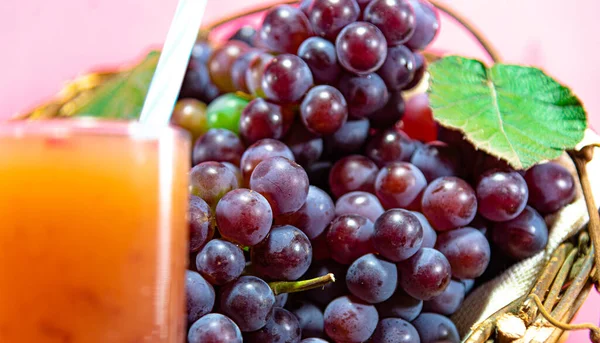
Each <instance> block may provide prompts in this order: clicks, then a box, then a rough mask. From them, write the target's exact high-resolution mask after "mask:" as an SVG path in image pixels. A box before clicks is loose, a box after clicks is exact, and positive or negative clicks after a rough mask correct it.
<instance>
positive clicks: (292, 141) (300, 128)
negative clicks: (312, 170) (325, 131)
mask: <svg viewBox="0 0 600 343" xmlns="http://www.w3.org/2000/svg"><path fill="white" fill-rule="evenodd" d="M284 141H285V144H287V146H288V147H289V148H290V149H291V150H292V153H293V154H294V155H293V156H294V158H295V160H296V162H297V163H298V164H300V165H301V166H303V167H309V166H310V165H312V164H313V163H315V162H316V161H318V160H319V158H321V154H323V139H322V138H321V137H319V136H317V135H315V134H314V133H312V132H310V131H308V129H307V128H306V127H305V126H304V124H302V122H300V121H296V122H295V123H294V124H293V125H292V127H291V128H290V132H289V133H288V134H287V136H286V137H285V139H284Z"/></svg>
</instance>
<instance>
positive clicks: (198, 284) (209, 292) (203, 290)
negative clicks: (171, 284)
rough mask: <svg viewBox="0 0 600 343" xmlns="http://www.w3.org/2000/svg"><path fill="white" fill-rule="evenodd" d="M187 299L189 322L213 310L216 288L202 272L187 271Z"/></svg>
mask: <svg viewBox="0 0 600 343" xmlns="http://www.w3.org/2000/svg"><path fill="white" fill-rule="evenodd" d="M185 299H186V313H187V321H188V323H193V322H195V321H196V320H198V319H200V317H202V316H204V315H205V314H207V313H209V312H210V311H212V309H213V306H214V305H215V290H214V289H213V287H212V286H211V285H210V283H208V282H207V281H206V280H205V279H204V278H203V277H202V276H201V275H200V274H198V273H196V272H193V271H191V270H187V271H186V272H185Z"/></svg>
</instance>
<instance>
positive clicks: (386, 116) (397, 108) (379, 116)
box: [369, 90, 406, 129]
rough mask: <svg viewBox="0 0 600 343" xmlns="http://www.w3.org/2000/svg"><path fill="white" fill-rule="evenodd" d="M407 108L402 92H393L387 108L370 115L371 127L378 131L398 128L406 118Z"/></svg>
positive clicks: (386, 105)
mask: <svg viewBox="0 0 600 343" xmlns="http://www.w3.org/2000/svg"><path fill="white" fill-rule="evenodd" d="M405 107H406V105H405V103H404V98H403V97H402V92H399V91H394V90H392V91H391V93H390V96H389V99H388V101H387V103H386V104H385V106H384V107H383V108H381V109H379V110H377V111H375V112H373V113H372V114H370V115H369V121H370V122H371V126H372V127H374V128H377V129H387V128H390V127H393V126H397V125H398V123H399V121H400V120H401V119H402V118H403V117H404V111H405Z"/></svg>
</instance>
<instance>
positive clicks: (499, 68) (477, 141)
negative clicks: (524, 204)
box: [428, 56, 587, 169]
mask: <svg viewBox="0 0 600 343" xmlns="http://www.w3.org/2000/svg"><path fill="white" fill-rule="evenodd" d="M429 73H430V76H431V77H430V83H429V90H428V92H429V101H430V105H431V108H432V110H433V116H434V118H435V120H436V121H438V123H440V124H441V125H442V126H444V127H448V128H452V129H458V130H460V131H462V132H463V133H464V135H465V138H466V139H467V140H469V141H470V142H471V143H473V144H474V145H475V147H477V148H478V149H481V150H483V151H485V152H487V153H489V154H491V155H494V156H496V157H499V158H501V159H503V160H505V161H507V162H508V163H509V164H510V165H511V166H513V167H514V168H517V169H526V168H528V167H530V166H532V165H534V164H536V163H539V162H541V161H543V160H547V159H554V158H557V157H558V156H559V155H560V154H561V153H562V152H563V151H564V150H565V149H572V148H574V147H575V145H577V143H579V142H580V141H581V140H582V139H583V134H584V131H585V129H586V127H587V121H586V113H585V110H584V108H583V106H582V104H581V102H580V101H579V99H577V97H576V96H575V95H574V94H573V93H572V92H571V90H570V89H569V88H567V87H565V86H563V85H561V84H560V83H558V82H557V81H556V80H554V79H552V78H551V77H550V76H548V75H546V74H545V73H544V72H543V71H541V70H539V69H536V68H533V67H524V66H518V65H505V64H495V65H494V66H492V67H491V68H488V67H486V66H485V65H484V64H483V63H482V62H480V61H477V60H472V59H467V58H464V57H459V56H448V57H444V58H442V59H440V60H438V61H436V62H434V63H432V64H431V65H430V66H429Z"/></svg>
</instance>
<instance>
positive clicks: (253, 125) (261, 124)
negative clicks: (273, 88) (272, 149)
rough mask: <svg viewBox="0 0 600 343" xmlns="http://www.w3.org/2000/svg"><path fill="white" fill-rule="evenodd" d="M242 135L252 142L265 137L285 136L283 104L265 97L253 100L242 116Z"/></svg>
mask: <svg viewBox="0 0 600 343" xmlns="http://www.w3.org/2000/svg"><path fill="white" fill-rule="evenodd" d="M240 136H242V137H243V138H244V140H245V141H246V143H248V144H252V143H254V142H256V141H258V140H260V139H263V138H274V139H280V138H281V137H283V115H282V113H281V106H279V105H276V104H272V103H269V102H267V101H265V100H264V99H261V98H257V99H254V100H252V101H251V102H250V103H248V105H247V106H246V107H245V108H244V110H243V111H242V115H241V117H240Z"/></svg>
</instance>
